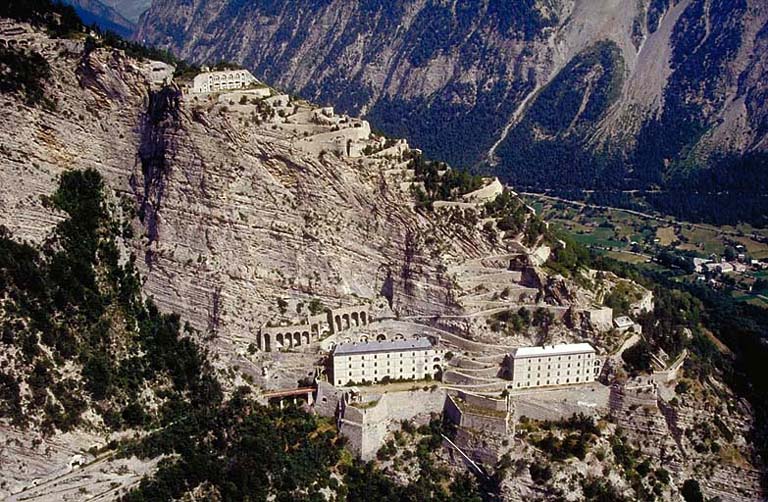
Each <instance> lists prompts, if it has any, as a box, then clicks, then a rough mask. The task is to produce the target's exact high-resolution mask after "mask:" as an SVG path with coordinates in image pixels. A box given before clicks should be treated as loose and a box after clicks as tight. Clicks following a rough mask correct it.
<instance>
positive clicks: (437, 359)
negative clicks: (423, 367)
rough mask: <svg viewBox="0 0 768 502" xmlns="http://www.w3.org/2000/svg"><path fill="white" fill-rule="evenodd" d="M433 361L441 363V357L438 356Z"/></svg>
mask: <svg viewBox="0 0 768 502" xmlns="http://www.w3.org/2000/svg"><path fill="white" fill-rule="evenodd" d="M432 362H433V363H439V362H440V358H439V357H436V358H434V359H432Z"/></svg>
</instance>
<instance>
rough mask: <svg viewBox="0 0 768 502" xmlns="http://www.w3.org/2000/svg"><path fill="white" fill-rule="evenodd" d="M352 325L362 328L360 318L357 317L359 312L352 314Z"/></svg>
mask: <svg viewBox="0 0 768 502" xmlns="http://www.w3.org/2000/svg"><path fill="white" fill-rule="evenodd" d="M351 317H352V323H353V324H354V325H355V326H360V318H359V317H358V316H357V312H352V316H351Z"/></svg>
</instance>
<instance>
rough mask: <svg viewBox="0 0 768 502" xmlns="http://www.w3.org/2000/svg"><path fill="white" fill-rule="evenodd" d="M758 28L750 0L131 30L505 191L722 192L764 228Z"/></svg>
mask: <svg viewBox="0 0 768 502" xmlns="http://www.w3.org/2000/svg"><path fill="white" fill-rule="evenodd" d="M766 20H768V8H766V6H765V4H764V2H759V1H752V0H739V1H736V2H733V1H708V0H681V1H671V0H643V1H639V2H629V3H628V2H622V1H615V0H599V1H586V0H584V1H582V0H576V1H562V0H547V1H543V0H540V1H531V2H516V3H509V2H500V1H496V0H476V1H451V2H436V1H433V0H409V1H402V2H395V3H394V4H391V3H389V2H378V1H372V0H371V1H362V2H353V1H349V0H334V1H329V2H303V3H302V4H301V5H300V6H296V5H295V4H293V3H291V2H282V1H278V2H237V1H233V0H193V1H184V2H181V1H179V0H158V1H155V2H153V5H152V7H151V9H150V10H149V11H148V12H147V14H146V15H145V16H144V17H143V20H142V23H141V26H140V28H139V30H138V34H137V37H138V38H139V39H140V40H143V41H146V42H149V43H153V44H158V45H160V46H163V47H168V48H171V49H173V50H174V51H177V52H178V53H180V54H182V55H184V56H185V57H188V58H191V59H193V60H195V61H198V62H213V61H218V60H221V59H227V60H233V61H237V62H240V63H243V64H245V65H246V66H247V67H249V68H251V69H253V70H254V71H255V72H256V74H257V76H259V77H263V78H265V79H266V80H269V81H271V82H274V83H276V84H277V85H280V86H282V87H283V88H285V89H287V90H290V91H291V92H295V93H298V94H301V95H303V96H305V97H307V98H310V99H313V100H316V101H319V102H332V103H334V104H335V105H336V106H338V107H340V108H341V109H342V110H344V111H350V112H354V113H361V114H365V115H367V116H368V117H369V118H370V119H371V120H372V122H373V123H374V125H375V126H376V127H378V128H380V129H381V130H383V131H385V132H387V133H390V134H394V135H399V136H406V137H408V138H409V139H410V140H411V141H412V142H413V143H415V144H416V145H417V146H418V147H420V148H423V149H424V150H425V151H426V152H427V153H428V154H430V155H432V156H435V157H440V158H445V159H446V160H448V161H450V162H452V163H453V164H455V165H462V166H479V167H480V168H481V169H490V170H493V171H494V172H496V173H499V174H501V175H503V176H504V177H505V178H506V179H507V180H508V181H510V182H512V183H514V184H515V185H517V186H527V187H532V188H535V189H578V188H585V189H586V188H590V189H599V190H603V191H613V190H617V189H654V190H655V192H654V194H652V195H649V196H648V197H647V198H648V200H649V201H650V202H652V203H653V204H654V205H655V206H656V207H658V208H660V209H663V210H668V211H670V212H678V213H681V214H684V215H686V216H688V217H694V218H702V217H706V215H707V208H709V209H711V207H712V204H713V203H716V202H723V203H726V204H727V203H731V209H733V202H734V201H733V198H731V199H727V198H721V199H717V198H712V197H709V198H708V197H706V196H705V195H704V194H706V193H708V192H711V191H725V190H732V191H735V192H740V193H741V194H742V195H741V197H740V199H739V208H740V210H741V213H742V217H743V218H746V219H758V220H759V219H760V211H761V209H759V208H762V205H760V204H762V202H760V201H761V199H760V198H759V197H757V198H756V197H755V192H761V191H762V192H764V190H765V188H766V187H765V186H763V184H762V181H761V179H764V176H761V174H762V171H763V167H764V165H765V156H764V151H765V147H766V139H765V138H766V136H765V135H766V130H767V129H766V127H768V125H766V108H765V99H763V98H764V96H763V94H764V92H765V91H764V89H763V87H764V86H763V85H762V84H761V83H760V82H761V81H764V80H765V77H766V74H765V72H766V66H765V57H766V51H765V44H766V37H767V36H768V29H766ZM702 170H704V171H703V172H704V173H705V174H702ZM755 183H757V185H755ZM713 185H717V187H713ZM673 186H674V187H675V190H674V191H675V192H677V194H674V193H673V194H669V193H660V192H659V191H658V189H659V188H666V187H673ZM681 192H684V193H685V198H684V199H682V200H681V199H680V197H679V193H681ZM745 193H748V195H746V196H745V195H744V194H745ZM747 200H748V201H749V202H747ZM676 204H677V205H676ZM750 204H752V205H758V206H759V208H756V209H754V210H753V211H752V213H751V214H748V215H744V214H743V213H744V208H745V206H749V205H750ZM681 205H682V206H686V209H681V208H680V206H681ZM710 213H711V211H710ZM732 213H734V211H733V210H731V211H730V212H727V214H728V218H730V219H734V218H737V217H738V216H737V215H734V214H732ZM728 218H726V219H728Z"/></svg>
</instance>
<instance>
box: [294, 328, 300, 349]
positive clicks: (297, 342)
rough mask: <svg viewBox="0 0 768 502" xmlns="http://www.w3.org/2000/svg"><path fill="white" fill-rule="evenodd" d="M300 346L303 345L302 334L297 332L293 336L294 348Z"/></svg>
mask: <svg viewBox="0 0 768 502" xmlns="http://www.w3.org/2000/svg"><path fill="white" fill-rule="evenodd" d="M299 345H301V333H299V332H298V331H297V332H296V333H294V334H293V346H294V347H298V346H299Z"/></svg>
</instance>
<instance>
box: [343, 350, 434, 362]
mask: <svg viewBox="0 0 768 502" xmlns="http://www.w3.org/2000/svg"><path fill="white" fill-rule="evenodd" d="M418 352H419V353H423V354H424V356H425V357H431V356H432V355H434V354H435V352H434V351H432V350H426V351H418ZM396 355H398V356H399V357H408V353H407V352H397V353H396ZM410 355H411V357H414V356H416V352H415V351H414V352H411V354H410ZM379 356H381V358H382V359H384V356H386V358H387V359H390V358H391V357H392V353H386V354H373V355H371V354H368V360H373V359H378V358H379ZM340 357H346V358H348V360H350V361H354V360H355V359H356V358H357V359H359V360H361V361H365V360H366V359H365V358H366V356H365V354H363V355H360V356H354V355H349V356H340Z"/></svg>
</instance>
